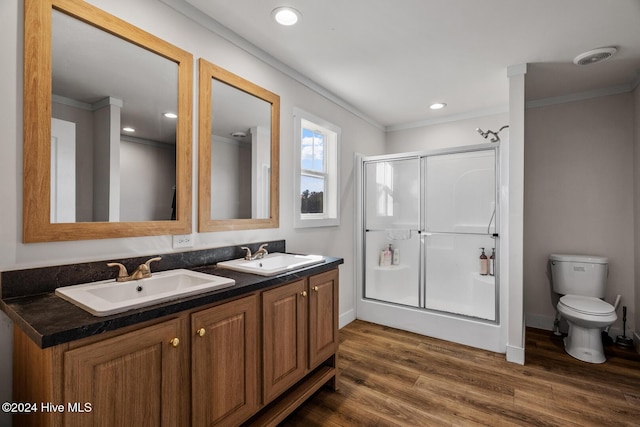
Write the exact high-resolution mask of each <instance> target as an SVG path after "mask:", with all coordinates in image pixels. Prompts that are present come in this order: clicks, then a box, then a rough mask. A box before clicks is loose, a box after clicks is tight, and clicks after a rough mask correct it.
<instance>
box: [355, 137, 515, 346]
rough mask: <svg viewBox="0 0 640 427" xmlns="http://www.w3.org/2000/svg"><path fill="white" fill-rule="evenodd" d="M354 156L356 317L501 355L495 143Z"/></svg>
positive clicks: (496, 151)
mask: <svg viewBox="0 0 640 427" xmlns="http://www.w3.org/2000/svg"><path fill="white" fill-rule="evenodd" d="M356 162H357V164H356V166H357V170H358V178H359V180H360V181H359V184H358V188H359V206H358V208H359V209H358V220H359V221H360V224H359V225H358V245H357V248H358V249H357V250H358V254H357V259H358V260H359V262H360V263H361V268H358V269H357V270H358V272H359V275H358V282H359V283H358V298H357V301H358V306H357V317H358V318H360V319H363V320H367V321H372V322H375V323H380V324H384V325H388V326H392V327H397V328H401V329H405V330H410V331H414V332H418V333H422V334H425V335H429V336H434V337H437V338H443V339H447V340H450V341H456V342H460V343H463V344H467V345H473V346H475V347H479V348H485V349H488V350H492V351H500V352H503V351H504V348H503V347H504V345H503V339H502V338H501V333H500V315H499V313H500V310H499V307H500V304H499V301H500V287H499V277H498V276H499V275H498V271H499V269H498V264H499V254H500V248H499V234H498V230H499V209H498V203H497V202H498V188H499V186H498V181H499V174H498V145H497V144H491V145H488V144H483V145H475V146H468V147H460V148H456V149H449V150H439V151H433V152H425V153H409V154H395V155H387V156H372V157H361V156H358V157H357V159H356ZM481 248H484V252H485V254H486V256H487V258H488V259H487V264H489V265H491V264H495V268H490V271H489V272H488V273H489V274H481V273H486V272H485V271H481V262H480V255H481V253H482V249H481ZM387 251H390V252H389V254H388V255H387V254H385V253H386V252H387ZM494 252H495V257H494V259H489V258H490V257H491V255H492V253H494ZM394 255H395V257H394Z"/></svg>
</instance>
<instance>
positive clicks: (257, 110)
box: [198, 58, 280, 232]
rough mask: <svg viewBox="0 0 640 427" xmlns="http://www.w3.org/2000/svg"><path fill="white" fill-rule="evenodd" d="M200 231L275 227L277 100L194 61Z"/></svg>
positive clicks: (278, 152) (277, 157)
mask: <svg viewBox="0 0 640 427" xmlns="http://www.w3.org/2000/svg"><path fill="white" fill-rule="evenodd" d="M199 72H200V76H199V82H200V84H199V88H200V89H199V103H198V105H199V116H200V117H199V123H198V129H199V151H198V169H199V172H198V205H199V206H198V229H199V231H201V232H203V231H226V230H247V229H258V228H277V227H278V226H279V218H278V214H279V169H280V167H279V162H280V97H279V96H278V95H276V94H274V93H272V92H270V91H268V90H266V89H264V88H262V87H260V86H258V85H256V84H254V83H252V82H249V81H247V80H245V79H243V78H242V77H239V76H237V75H235V74H233V73H231V72H229V71H227V70H224V69H222V68H220V67H218V66H216V65H214V64H212V63H210V62H208V61H206V60H204V59H202V58H201V59H200V60H199Z"/></svg>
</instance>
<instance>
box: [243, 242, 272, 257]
mask: <svg viewBox="0 0 640 427" xmlns="http://www.w3.org/2000/svg"><path fill="white" fill-rule="evenodd" d="M267 246H269V245H268V244H267V243H263V244H262V245H260V247H259V248H258V250H257V251H256V252H255V253H254V254H253V255H252V254H251V249H249V248H248V247H246V246H242V247H240V249H242V250H243V251H245V254H244V259H245V260H247V261H252V260H254V259H262V258H264V256H265V255H268V254H269V252H268V251H267V250H266V249H265V247H267Z"/></svg>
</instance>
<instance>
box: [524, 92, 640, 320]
mask: <svg viewBox="0 0 640 427" xmlns="http://www.w3.org/2000/svg"><path fill="white" fill-rule="evenodd" d="M633 110H634V108H633V97H632V94H631V93H624V94H620V95H611V96H603V97H598V98H592V99H587V100H582V101H575V102H567V103H562V104H557V105H551V106H547V107H540V108H529V109H527V111H526V130H525V171H524V172H525V191H524V193H525V206H524V215H525V216H524V227H525V228H524V309H525V313H526V316H527V324H528V325H530V326H537V327H542V328H545V329H551V328H552V325H553V318H554V316H555V304H556V302H557V299H554V296H553V294H552V292H551V286H550V281H549V277H548V272H547V260H548V257H549V254H550V253H575V254H593V255H602V256H606V257H608V258H609V268H610V274H609V280H608V285H607V294H606V300H607V301H609V302H611V303H613V301H614V300H615V296H616V295H617V294H620V295H621V296H622V303H621V304H624V305H627V306H628V310H629V314H628V322H627V328H629V329H631V330H633V329H634V320H633V319H634V313H635V306H636V304H635V291H634V262H635V261H634V233H633V229H634V179H633V171H634V142H633V126H634V113H633ZM621 312H622V310H621V309H619V313H621ZM619 317H620V318H621V315H619ZM621 324H622V322H621V320H618V322H616V325H615V326H616V327H621Z"/></svg>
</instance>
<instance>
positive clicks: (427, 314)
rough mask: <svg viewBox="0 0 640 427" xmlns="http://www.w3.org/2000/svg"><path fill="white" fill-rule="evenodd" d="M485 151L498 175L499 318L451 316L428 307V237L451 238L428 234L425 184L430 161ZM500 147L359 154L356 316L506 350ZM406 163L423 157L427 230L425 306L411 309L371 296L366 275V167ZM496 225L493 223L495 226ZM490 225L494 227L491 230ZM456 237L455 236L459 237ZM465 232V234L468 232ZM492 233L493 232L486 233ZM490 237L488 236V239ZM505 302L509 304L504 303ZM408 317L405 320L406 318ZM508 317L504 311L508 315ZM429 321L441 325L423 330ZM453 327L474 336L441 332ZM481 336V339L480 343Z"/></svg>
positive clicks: (422, 250)
mask: <svg viewBox="0 0 640 427" xmlns="http://www.w3.org/2000/svg"><path fill="white" fill-rule="evenodd" d="M479 151H494V176H495V183H494V184H495V185H494V191H495V195H494V197H495V205H494V206H495V216H494V218H493V221H495V222H494V224H495V225H494V230H495V234H494V240H495V249H496V260H495V272H496V273H495V276H494V277H495V296H494V302H495V304H494V305H495V307H494V310H495V316H494V319H495V320H489V319H483V318H478V317H473V316H468V315H464V314H456V313H450V312H446V311H440V310H436V309H432V308H426V307H424V306H425V305H426V304H425V295H424V294H425V287H426V286H428V284H427V283H426V250H425V243H424V238H425V235H429V234H431V235H437V234H449V233H437V232H425V231H424V228H425V212H424V209H425V204H426V198H425V197H424V192H425V189H424V185H425V177H426V170H425V169H426V160H424V159H425V158H428V157H433V156H441V155H449V154H460V153H472V152H479ZM500 155H501V153H500V143H492V144H486V143H485V144H475V145H468V146H461V147H453V148H445V149H437V150H428V151H420V152H408V153H396V154H388V155H377V156H364V155H361V154H355V156H354V161H355V165H354V170H355V173H356V209H355V212H356V226H355V233H356V236H355V237H356V245H355V252H356V253H355V260H356V268H355V273H356V287H355V288H356V295H355V297H356V317H357V318H359V319H362V320H367V321H372V322H374V323H380V324H384V325H387V326H391V327H397V328H399V329H405V330H409V331H412V332H417V333H421V334H423V335H429V336H434V337H436V338H442V339H446V340H450V341H455V342H460V343H462V344H466V345H471V346H474V347H477V348H483V349H487V350H491V351H497V352H504V342H503V341H504V339H503V336H502V333H501V330H502V329H503V328H502V326H503V325H501V299H502V298H504V295H501V286H500V274H499V272H500V253H501V249H500V236H499V234H500V230H501V225H500V211H501V209H500V197H499V195H500V189H501V187H502V186H501V168H500V163H501V160H500ZM406 159H419V160H420V187H421V190H420V197H421V200H420V203H419V221H420V227H419V228H420V230H421V244H420V254H419V259H420V260H421V262H420V267H419V268H420V270H419V273H418V277H419V284H418V292H419V302H420V306H419V307H412V306H408V305H402V304H396V303H393V302H387V301H382V300H377V299H372V298H366V297H365V286H366V283H365V277H366V267H367V266H366V264H365V259H366V247H365V244H366V241H365V234H366V230H365V214H366V212H365V209H364V207H365V191H364V183H365V164H367V163H374V162H385V161H394V160H406ZM493 221H492V222H493ZM490 224H491V223H489V224H488V227H490ZM454 234H455V233H454ZM463 234H464V233H463ZM473 234H478V235H481V234H485V233H473ZM486 234H489V233H486ZM486 234H485V235H486ZM502 301H504V300H502ZM378 311H379V312H380V313H381V314H382V315H381V316H377V315H376V313H375V312H378ZM401 314H404V316H401ZM503 314H504V313H503ZM404 317H411V319H409V321H408V322H404V324H403V322H402V321H398V319H399V318H404ZM421 317H422V318H424V320H427V321H429V322H433V323H434V324H435V325H436V329H433V328H431V331H429V330H428V329H429V328H426V330H425V328H421V327H420V325H419V323H420V318H421ZM447 325H452V326H453V327H454V328H453V329H461V330H465V329H466V330H468V331H470V333H469V334H468V335H469V336H468V337H461V339H455V338H453V339H452V337H451V336H450V335H451V332H454V333H455V331H441V330H440V331H439V332H438V329H437V328H438V327H439V326H442V327H444V328H445V329H446V328H447ZM478 337H479V339H478ZM483 337H488V342H482V341H483Z"/></svg>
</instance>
